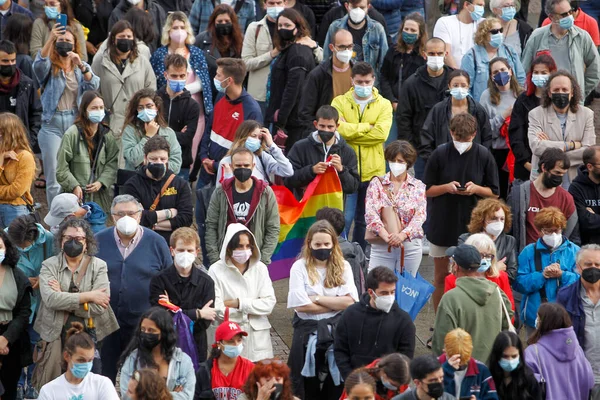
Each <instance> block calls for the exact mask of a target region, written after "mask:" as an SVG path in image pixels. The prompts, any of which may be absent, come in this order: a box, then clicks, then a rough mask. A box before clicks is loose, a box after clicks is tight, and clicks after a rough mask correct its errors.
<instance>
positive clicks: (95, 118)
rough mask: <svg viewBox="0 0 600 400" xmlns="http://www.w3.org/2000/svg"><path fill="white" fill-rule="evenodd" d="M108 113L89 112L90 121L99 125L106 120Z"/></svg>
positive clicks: (102, 111)
mask: <svg viewBox="0 0 600 400" xmlns="http://www.w3.org/2000/svg"><path fill="white" fill-rule="evenodd" d="M105 115H106V113H105V112H104V110H92V111H88V119H89V120H90V122H91V123H93V124H99V123H100V122H102V121H103V120H104V117H105Z"/></svg>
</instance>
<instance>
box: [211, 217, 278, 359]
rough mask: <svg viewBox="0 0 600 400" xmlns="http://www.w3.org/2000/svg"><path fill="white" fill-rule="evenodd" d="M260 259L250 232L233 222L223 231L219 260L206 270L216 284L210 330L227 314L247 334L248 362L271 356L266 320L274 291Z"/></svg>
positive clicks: (243, 352) (268, 329) (273, 303)
mask: <svg viewBox="0 0 600 400" xmlns="http://www.w3.org/2000/svg"><path fill="white" fill-rule="evenodd" d="M260 257H261V256H260V249H259V248H258V246H257V245H256V239H255V238H254V235H253V234H252V232H250V230H249V229H248V228H246V227H245V226H244V225H242V224H238V223H234V224H230V225H229V226H228V227H227V231H226V232H225V239H224V240H223V246H221V253H220V259H219V261H217V262H216V263H214V264H213V265H211V267H210V269H209V270H208V275H209V276H210V277H211V278H212V279H213V281H214V284H215V310H216V312H217V318H216V320H215V321H214V322H213V327H216V326H218V325H219V324H220V323H222V322H223V320H224V318H225V314H226V311H227V312H228V313H229V320H231V321H234V322H237V323H238V324H240V326H241V327H242V329H244V331H246V332H247V333H248V336H247V338H246V339H245V341H244V349H243V351H242V356H243V357H245V358H248V359H249V360H251V361H259V360H263V359H265V358H272V357H273V345H272V343H271V324H270V323H269V318H268V317H269V315H271V312H272V311H273V307H275V303H276V299H275V291H274V290H273V283H272V282H271V278H270V277H269V271H268V269H267V266H266V265H265V264H263V263H262V261H260ZM209 339H210V335H209Z"/></svg>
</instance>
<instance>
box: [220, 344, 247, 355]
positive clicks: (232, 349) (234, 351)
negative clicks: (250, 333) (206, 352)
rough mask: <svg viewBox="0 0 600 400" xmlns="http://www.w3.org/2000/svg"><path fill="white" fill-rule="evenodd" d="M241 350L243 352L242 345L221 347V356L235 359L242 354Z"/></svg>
mask: <svg viewBox="0 0 600 400" xmlns="http://www.w3.org/2000/svg"><path fill="white" fill-rule="evenodd" d="M242 350H244V345H243V344H242V343H240V344H238V345H237V346H231V345H227V344H226V345H223V354H225V355H226V356H227V357H229V358H236V357H238V356H239V355H240V354H242Z"/></svg>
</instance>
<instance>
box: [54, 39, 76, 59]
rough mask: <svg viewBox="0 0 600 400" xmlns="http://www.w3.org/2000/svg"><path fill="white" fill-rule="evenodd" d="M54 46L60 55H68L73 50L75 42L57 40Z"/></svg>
mask: <svg viewBox="0 0 600 400" xmlns="http://www.w3.org/2000/svg"><path fill="white" fill-rule="evenodd" d="M54 48H55V49H56V52H57V53H58V55H59V56H61V57H66V56H68V55H69V53H70V52H72V51H73V44H71V43H69V42H56V44H55V45H54Z"/></svg>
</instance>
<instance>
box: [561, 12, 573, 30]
mask: <svg viewBox="0 0 600 400" xmlns="http://www.w3.org/2000/svg"><path fill="white" fill-rule="evenodd" d="M573 22H575V19H574V18H573V16H572V15H569V16H568V17H564V18H561V19H560V20H559V21H558V25H560V27H561V28H563V29H571V28H572V27H573Z"/></svg>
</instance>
